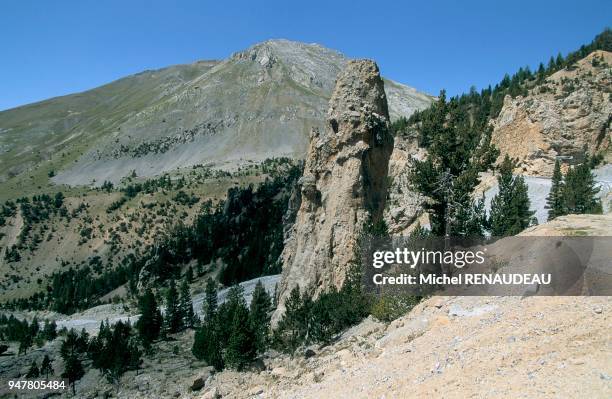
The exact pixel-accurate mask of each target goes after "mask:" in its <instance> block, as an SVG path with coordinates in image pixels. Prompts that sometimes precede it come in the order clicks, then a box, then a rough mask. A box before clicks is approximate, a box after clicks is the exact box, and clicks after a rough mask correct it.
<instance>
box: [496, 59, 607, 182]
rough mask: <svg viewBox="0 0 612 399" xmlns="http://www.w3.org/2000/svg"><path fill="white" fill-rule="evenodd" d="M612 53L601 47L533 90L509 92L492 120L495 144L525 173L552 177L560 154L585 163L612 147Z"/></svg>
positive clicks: (569, 160) (563, 157)
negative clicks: (587, 157)
mask: <svg viewBox="0 0 612 399" xmlns="http://www.w3.org/2000/svg"><path fill="white" fill-rule="evenodd" d="M611 65H612V53H610V52H606V51H596V52H594V53H592V54H590V55H589V56H587V57H585V58H584V59H582V60H580V61H578V62H577V63H576V64H574V65H573V66H571V67H570V68H565V69H563V70H561V71H558V72H556V73H554V74H553V75H551V76H550V77H549V78H547V79H546V81H545V82H543V83H542V84H538V85H537V86H535V87H534V88H533V89H531V90H530V91H529V94H528V95H527V96H526V97H522V96H519V97H516V98H514V99H512V98H510V97H509V96H508V97H506V99H505V101H504V105H503V108H502V110H501V112H500V114H499V116H498V117H497V118H496V119H495V120H494V121H493V122H492V123H493V126H494V131H493V135H492V142H493V144H494V145H496V146H497V147H498V148H499V149H500V152H501V156H500V159H501V157H503V156H504V155H505V154H509V155H510V156H511V157H513V158H518V159H519V161H520V167H521V169H522V170H521V173H523V174H528V175H539V176H550V175H551V174H552V170H553V166H554V162H555V158H556V157H560V158H561V159H563V160H565V161H567V162H569V163H573V162H575V161H580V160H581V158H582V155H583V152H584V148H585V147H586V149H587V150H588V152H589V153H591V154H595V153H607V154H608V155H607V156H608V157H609V151H610V121H611V120H612V101H611V98H610V87H611V85H612V74H611V69H610V66H611Z"/></svg>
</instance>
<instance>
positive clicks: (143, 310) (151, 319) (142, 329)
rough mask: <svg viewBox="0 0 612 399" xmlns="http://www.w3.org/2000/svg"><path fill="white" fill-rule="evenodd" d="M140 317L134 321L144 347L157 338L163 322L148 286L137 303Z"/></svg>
mask: <svg viewBox="0 0 612 399" xmlns="http://www.w3.org/2000/svg"><path fill="white" fill-rule="evenodd" d="M138 306H139V309H140V318H139V319H138V321H137V322H136V329H137V331H138V334H139V335H140V337H141V339H142V341H143V343H144V345H145V347H148V346H149V345H150V344H151V343H152V342H153V341H155V340H156V339H157V338H159V333H160V329H161V326H162V323H163V320H162V315H161V312H160V310H159V308H158V307H157V301H156V299H155V295H154V294H153V291H152V290H151V289H150V288H148V289H147V290H146V292H145V294H144V295H143V296H142V297H141V298H140V300H139V303H138Z"/></svg>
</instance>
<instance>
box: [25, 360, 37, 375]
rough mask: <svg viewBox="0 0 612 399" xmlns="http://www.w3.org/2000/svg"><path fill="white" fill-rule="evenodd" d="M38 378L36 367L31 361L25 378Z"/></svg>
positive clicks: (34, 362) (33, 361)
mask: <svg viewBox="0 0 612 399" xmlns="http://www.w3.org/2000/svg"><path fill="white" fill-rule="evenodd" d="M39 376H40V371H39V370H38V366H37V365H36V361H35V360H32V364H31V365H30V369H29V370H28V373H27V374H26V378H38V377H39Z"/></svg>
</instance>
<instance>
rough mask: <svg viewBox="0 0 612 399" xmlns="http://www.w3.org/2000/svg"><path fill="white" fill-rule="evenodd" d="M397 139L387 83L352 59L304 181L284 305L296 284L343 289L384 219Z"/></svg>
mask: <svg viewBox="0 0 612 399" xmlns="http://www.w3.org/2000/svg"><path fill="white" fill-rule="evenodd" d="M392 151H393V137H392V135H391V133H390V132H389V110H388V105H387V98H386V96H385V91H384V84H383V80H382V79H381V77H380V74H379V70H378V66H377V65H376V64H375V63H374V62H373V61H368V60H358V61H349V62H348V64H347V67H346V69H344V71H343V72H342V73H341V74H340V75H339V77H338V81H337V83H336V87H335V90H334V92H333V95H332V97H331V100H330V103H329V111H328V114H327V125H326V127H325V129H324V131H322V132H320V131H319V130H317V129H313V132H312V134H311V137H310V146H309V149H308V154H307V157H306V162H305V167H304V176H303V177H302V178H301V179H300V185H301V204H300V208H299V210H298V212H297V216H296V220H295V224H294V227H293V230H292V231H291V234H290V236H289V238H288V240H287V242H286V245H285V250H284V253H283V278H282V281H281V285H280V287H279V288H280V289H279V310H278V311H277V316H278V315H279V314H282V312H283V311H284V300H285V298H286V297H287V295H288V294H289V292H290V291H291V289H293V287H295V286H296V285H298V286H299V287H300V289H301V290H302V291H304V290H307V291H308V292H310V293H313V294H315V295H317V294H318V293H320V292H322V291H324V290H326V289H328V288H330V287H331V286H336V287H339V286H340V285H341V284H342V282H343V280H344V277H345V274H346V270H347V267H348V266H349V264H350V263H351V261H352V260H354V258H355V243H356V239H357V237H358V236H359V234H360V233H361V232H362V229H363V226H364V224H365V223H366V222H368V221H370V220H371V221H373V222H377V221H379V220H381V218H382V214H383V210H384V205H385V199H386V193H387V174H388V165H389V157H390V155H391V152H392Z"/></svg>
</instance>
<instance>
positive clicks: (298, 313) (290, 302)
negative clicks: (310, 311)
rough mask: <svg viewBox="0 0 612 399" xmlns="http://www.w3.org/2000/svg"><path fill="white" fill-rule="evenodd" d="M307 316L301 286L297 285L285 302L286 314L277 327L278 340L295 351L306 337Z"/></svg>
mask: <svg viewBox="0 0 612 399" xmlns="http://www.w3.org/2000/svg"><path fill="white" fill-rule="evenodd" d="M306 316H307V315H306V314H305V311H304V307H303V303H302V296H301V295H300V287H299V286H297V285H296V286H295V287H293V289H292V290H291V292H290V293H289V297H288V298H287V301H286V302H285V314H284V315H283V318H282V319H281V321H280V322H279V325H278V328H277V329H276V333H277V340H280V341H281V344H282V345H283V346H284V347H285V349H287V350H289V351H290V352H294V351H295V350H296V349H297V347H298V346H299V345H300V344H301V343H302V342H303V340H304V338H305V335H306V329H307V327H306Z"/></svg>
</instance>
